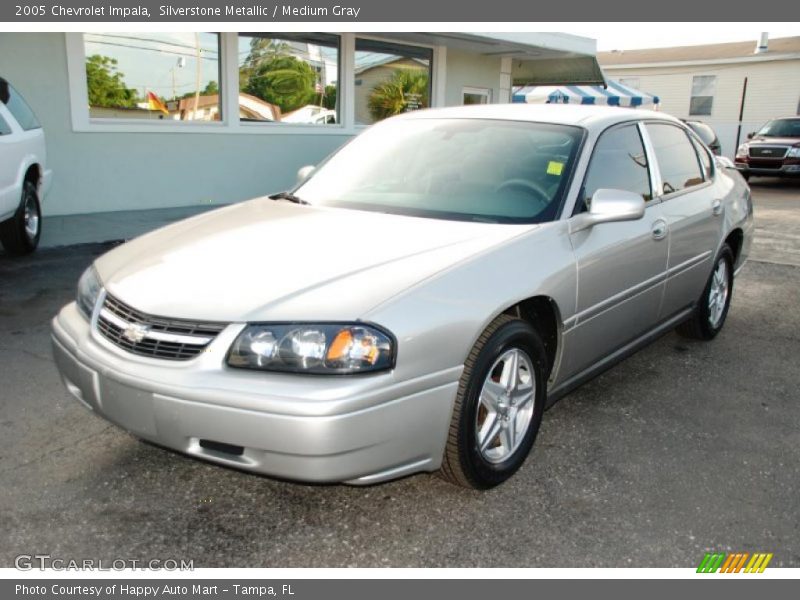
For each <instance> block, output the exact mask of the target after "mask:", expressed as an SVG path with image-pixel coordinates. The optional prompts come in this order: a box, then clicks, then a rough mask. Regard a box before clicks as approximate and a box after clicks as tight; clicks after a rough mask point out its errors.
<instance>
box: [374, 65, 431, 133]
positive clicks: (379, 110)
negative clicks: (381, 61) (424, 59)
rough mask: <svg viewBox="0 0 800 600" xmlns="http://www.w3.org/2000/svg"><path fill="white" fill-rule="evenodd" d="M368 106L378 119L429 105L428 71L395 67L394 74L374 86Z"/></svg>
mask: <svg viewBox="0 0 800 600" xmlns="http://www.w3.org/2000/svg"><path fill="white" fill-rule="evenodd" d="M367 106H368V108H369V113H370V115H372V118H373V119H375V120H376V121H379V120H381V119H385V118H387V117H391V116H394V115H399V114H400V113H403V112H406V111H409V110H414V109H417V108H427V106H428V73H427V72H426V71H418V70H416V69H414V70H412V69H395V71H394V73H393V74H392V76H391V77H390V78H389V79H387V80H385V81H382V82H380V83H379V84H378V85H376V86H375V87H373V88H372V91H371V92H370V95H369V98H368V99H367Z"/></svg>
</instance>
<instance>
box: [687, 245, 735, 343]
mask: <svg viewBox="0 0 800 600" xmlns="http://www.w3.org/2000/svg"><path fill="white" fill-rule="evenodd" d="M732 293H733V252H732V251H731V248H730V246H728V245H727V244H726V245H725V246H723V247H722V250H720V252H719V254H718V255H717V260H716V262H715V263H714V269H713V270H712V271H711V276H710V277H709V279H708V283H707V284H706V287H705V289H704V290H703V295H702V296H701V297H700V301H699V302H698V304H697V307H696V308H695V310H694V313H692V316H691V317H690V318H689V320H687V321H685V322H684V323H681V325H679V326H678V333H680V334H681V335H683V336H684V337H689V338H694V339H699V340H711V339H713V338H714V337H716V335H717V334H718V333H719V332H720V330H721V329H722V326H723V325H724V324H725V318H726V317H727V316H728V309H729V308H730V305H731V295H732Z"/></svg>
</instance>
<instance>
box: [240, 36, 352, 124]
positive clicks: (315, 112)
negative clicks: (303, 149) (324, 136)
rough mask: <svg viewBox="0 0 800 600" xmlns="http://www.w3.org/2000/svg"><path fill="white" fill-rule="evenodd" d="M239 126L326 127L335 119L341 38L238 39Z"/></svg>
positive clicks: (337, 109) (336, 121)
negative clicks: (245, 123) (251, 123)
mask: <svg viewBox="0 0 800 600" xmlns="http://www.w3.org/2000/svg"><path fill="white" fill-rule="evenodd" d="M238 52H239V118H240V119H241V120H242V121H259V122H276V123H277V122H280V123H294V124H306V125H330V124H335V123H338V122H339V121H340V119H339V104H338V103H339V64H340V60H339V56H340V52H339V37H338V36H336V35H330V34H307V33H303V34H292V33H281V34H252V33H248V34H241V35H239V46H238Z"/></svg>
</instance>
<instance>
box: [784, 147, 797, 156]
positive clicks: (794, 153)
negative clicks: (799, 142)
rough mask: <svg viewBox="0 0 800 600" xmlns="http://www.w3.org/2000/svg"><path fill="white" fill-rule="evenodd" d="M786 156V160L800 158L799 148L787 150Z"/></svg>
mask: <svg viewBox="0 0 800 600" xmlns="http://www.w3.org/2000/svg"><path fill="white" fill-rule="evenodd" d="M786 156H787V157H788V158H800V146H795V147H794V148H789V152H787V153H786Z"/></svg>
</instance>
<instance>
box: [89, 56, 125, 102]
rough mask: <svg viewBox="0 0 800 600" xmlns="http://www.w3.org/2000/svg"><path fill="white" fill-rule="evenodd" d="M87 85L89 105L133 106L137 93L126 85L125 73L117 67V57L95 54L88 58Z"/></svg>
mask: <svg viewBox="0 0 800 600" xmlns="http://www.w3.org/2000/svg"><path fill="white" fill-rule="evenodd" d="M86 85H87V87H88V88H89V106H105V107H109V108H133V107H135V106H136V102H137V94H136V90H133V89H131V88H129V87H127V86H126V85H125V75H124V73H120V72H119V70H118V69H117V59H115V58H111V57H109V56H102V55H100V54H93V55H92V56H89V57H88V58H87V59H86Z"/></svg>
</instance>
